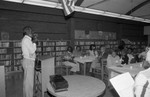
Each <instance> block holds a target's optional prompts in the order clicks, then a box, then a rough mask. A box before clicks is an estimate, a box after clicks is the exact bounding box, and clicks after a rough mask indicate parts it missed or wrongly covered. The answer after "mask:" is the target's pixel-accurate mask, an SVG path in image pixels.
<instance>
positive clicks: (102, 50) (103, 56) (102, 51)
mask: <svg viewBox="0 0 150 97" xmlns="http://www.w3.org/2000/svg"><path fill="white" fill-rule="evenodd" d="M107 57H108V53H107V52H106V47H105V46H101V48H100V53H99V56H98V57H97V58H96V59H95V60H94V61H93V62H92V64H91V68H90V72H92V69H93V68H95V67H97V66H100V63H101V59H107Z"/></svg>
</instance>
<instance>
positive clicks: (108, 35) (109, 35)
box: [75, 30, 116, 40]
mask: <svg viewBox="0 0 150 97" xmlns="http://www.w3.org/2000/svg"><path fill="white" fill-rule="evenodd" d="M75 39H102V40H115V39H116V33H115V32H104V31H84V30H75Z"/></svg>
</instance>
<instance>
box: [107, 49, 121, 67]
mask: <svg viewBox="0 0 150 97" xmlns="http://www.w3.org/2000/svg"><path fill="white" fill-rule="evenodd" d="M120 64H121V61H120V57H119V56H118V55H117V53H116V51H115V50H112V52H111V54H110V55H108V57H107V66H112V65H120Z"/></svg>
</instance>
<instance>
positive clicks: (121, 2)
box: [21, 0, 150, 19]
mask: <svg viewBox="0 0 150 97" xmlns="http://www.w3.org/2000/svg"><path fill="white" fill-rule="evenodd" d="M21 1H23V0H21ZM24 1H28V0H24ZM41 1H50V2H55V3H60V0H41ZM74 1H75V3H77V2H78V1H82V2H81V4H80V3H79V6H80V7H84V8H90V9H97V10H102V11H108V12H114V13H118V14H126V15H131V16H135V17H140V18H144V19H150V0H74ZM145 1H147V3H145V4H143V5H140V4H142V3H143V2H145ZM139 5H140V7H137V6H139ZM135 7H137V8H136V9H135ZM129 11H131V13H130V14H127V13H128V12H129Z"/></svg>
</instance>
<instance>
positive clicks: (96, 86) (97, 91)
mask: <svg viewBox="0 0 150 97" xmlns="http://www.w3.org/2000/svg"><path fill="white" fill-rule="evenodd" d="M64 78H65V79H66V80H67V81H68V84H69V87H68V91H62V92H55V91H54V90H53V88H52V86H51V84H50V83H48V85H47V90H48V92H49V93H50V94H52V95H54V96H56V97H97V96H99V95H101V94H103V92H104V90H105V88H106V86H105V84H104V82H103V81H101V80H99V79H97V78H94V77H90V76H82V75H69V76H64Z"/></svg>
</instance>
